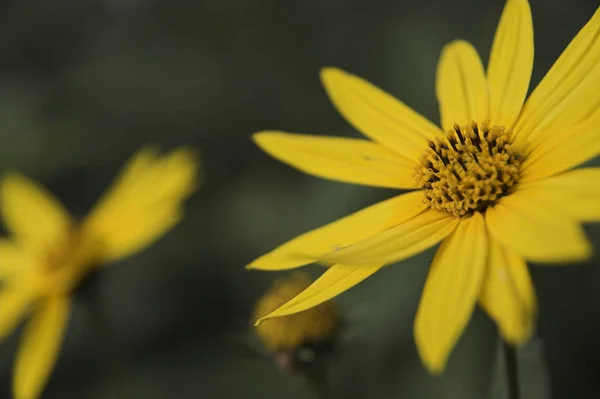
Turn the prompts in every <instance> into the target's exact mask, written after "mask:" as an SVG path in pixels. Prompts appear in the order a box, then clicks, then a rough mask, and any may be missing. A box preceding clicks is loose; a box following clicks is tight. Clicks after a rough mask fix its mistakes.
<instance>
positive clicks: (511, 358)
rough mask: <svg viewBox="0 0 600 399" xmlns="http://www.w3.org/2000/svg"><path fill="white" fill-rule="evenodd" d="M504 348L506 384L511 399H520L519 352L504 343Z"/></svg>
mask: <svg viewBox="0 0 600 399" xmlns="http://www.w3.org/2000/svg"><path fill="white" fill-rule="evenodd" d="M502 346H503V348H504V365H505V367H506V384H507V388H508V398H509V399H520V398H521V395H520V392H519V368H518V361H517V351H516V349H515V348H514V347H512V346H511V345H510V344H507V343H506V342H503V343H502Z"/></svg>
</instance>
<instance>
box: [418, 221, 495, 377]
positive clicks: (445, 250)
mask: <svg viewBox="0 0 600 399" xmlns="http://www.w3.org/2000/svg"><path fill="white" fill-rule="evenodd" d="M487 250H488V239H487V233H486V230H485V221H484V219H483V216H481V214H480V213H475V214H474V215H473V216H472V217H470V218H466V219H462V220H461V221H460V224H459V225H458V227H457V228H456V231H455V232H454V234H452V235H451V236H450V237H448V239H446V240H445V241H444V242H443V243H442V245H441V246H440V248H439V249H438V251H437V253H436V255H435V257H434V259H433V262H432V263H431V269H430V270H429V275H428V276H427V282H426V283H425V288H424V289H423V294H422V296H421V302H420V304H419V309H418V311H417V317H416V320H415V325H414V335H415V341H416V344H417V348H418V350H419V353H420V355H421V359H422V360H423V362H424V363H425V366H426V367H427V368H428V369H429V370H430V371H431V372H432V373H440V372H442V371H444V368H445V366H446V361H447V359H448V356H449V354H450V352H451V351H452V348H453V347H454V345H455V344H456V341H458V338H459V337H460V335H461V334H462V331H463V330H464V329H465V327H466V326H467V324H468V323H469V320H470V319H471V314H472V313H473V308H474V307H475V304H476V303H477V298H478V296H479V292H480V288H481V283H482V280H483V276H484V273H485V270H486V267H485V266H486V262H487Z"/></svg>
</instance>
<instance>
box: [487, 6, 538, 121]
mask: <svg viewBox="0 0 600 399" xmlns="http://www.w3.org/2000/svg"><path fill="white" fill-rule="evenodd" d="M532 69H533V24H532V21H531V9H530V8H529V3H528V2H527V0H508V1H507V2H506V6H505V7H504V12H503V13H502V17H501V18H500V23H499V24H498V28H497V29H496V36H495V37H494V43H493V45H492V50H491V53H490V61H489V64H488V72H487V76H488V82H489V85H490V121H491V123H492V124H493V125H499V126H504V127H506V128H507V129H510V128H511V127H512V126H513V125H514V123H515V121H516V120H517V117H518V116H519V113H520V112H521V107H522V106H523V102H524V101H525V97H526V95H527V89H528V88H529V79H530V78H531V70H532Z"/></svg>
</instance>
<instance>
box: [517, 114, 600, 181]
mask: <svg viewBox="0 0 600 399" xmlns="http://www.w3.org/2000/svg"><path fill="white" fill-rule="evenodd" d="M599 131H600V112H598V115H597V116H595V117H593V118H590V119H588V120H586V121H585V122H583V123H581V124H579V125H577V126H575V127H573V128H571V129H568V130H565V131H562V132H556V133H555V134H553V135H552V136H551V137H548V138H547V139H546V140H544V141H542V142H541V143H540V144H539V145H538V147H536V148H535V149H534V150H533V152H532V153H531V154H529V156H527V157H526V158H525V161H524V162H523V165H522V167H521V177H520V178H519V181H521V182H523V183H524V182H530V181H534V180H540V179H543V178H545V177H548V176H553V175H555V174H558V173H560V172H564V171H566V170H568V169H571V168H573V167H575V166H577V165H579V164H582V163H583V162H586V161H588V160H590V159H592V158H594V157H596V156H598V155H599V154H600V134H598V132H599Z"/></svg>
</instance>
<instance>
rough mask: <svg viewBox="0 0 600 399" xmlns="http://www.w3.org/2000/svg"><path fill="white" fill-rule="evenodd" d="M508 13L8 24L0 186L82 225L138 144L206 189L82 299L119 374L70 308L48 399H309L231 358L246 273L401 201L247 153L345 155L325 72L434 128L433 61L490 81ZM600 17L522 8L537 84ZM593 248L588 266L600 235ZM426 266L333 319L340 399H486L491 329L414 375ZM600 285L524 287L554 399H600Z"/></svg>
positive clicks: (181, 10)
mask: <svg viewBox="0 0 600 399" xmlns="http://www.w3.org/2000/svg"><path fill="white" fill-rule="evenodd" d="M502 7H503V1H501V0H493V1H492V0H488V1H484V0H478V1H476V0H457V1H448V0H422V1H399V0H371V1H366V0H362V1H358V0H355V1H351V0H348V1H342V0H328V1H324V0H323V1H318V0H299V1H275V0H253V1H251V0H205V1H168V0H165V1H159V0H105V1H99V0H78V1H76V0H71V1H69V0H54V1H48V0H37V1H17V0H4V1H2V2H0V46H1V47H0V49H1V51H0V169H1V170H2V171H6V170H10V169H18V170H20V171H22V172H25V173H27V174H28V175H30V176H32V177H34V178H35V179H38V180H40V181H41V182H43V184H44V185H46V186H47V187H49V188H50V189H52V190H53V191H54V192H55V193H56V195H57V196H58V197H59V198H60V199H61V200H63V201H64V203H65V204H66V205H67V206H68V207H69V209H70V210H71V211H72V212H73V213H74V214H76V215H82V214H84V213H85V212H86V211H87V210H88V209H89V208H90V207H91V205H92V204H93V202H94V201H95V199H96V198H97V197H98V196H99V195H100V194H101V193H102V190H103V189H104V188H105V187H106V186H107V185H108V184H109V182H110V181H111V179H112V177H113V176H114V174H115V173H116V171H117V170H118V168H119V167H120V166H121V165H122V164H123V163H124V162H125V160H126V159H127V158H128V157H129V156H130V155H131V154H132V153H133V151H135V149H136V148H138V147H139V146H141V145H143V144H146V143H160V144H163V145H164V146H165V148H172V147H174V146H176V145H180V144H191V145H193V146H195V147H196V148H197V149H198V150H199V152H200V154H201V155H202V159H203V179H204V185H203V186H202V188H201V190H200V191H199V192H198V193H197V194H196V195H195V196H194V197H193V198H192V199H191V200H190V201H189V203H188V212H187V218H186V219H185V220H184V222H183V223H182V224H180V225H179V226H178V227H177V228H176V229H175V230H174V231H172V232H171V233H170V234H169V235H168V236H167V237H165V238H164V239H163V240H161V241H160V242H159V243H158V244H156V245H155V246H153V247H152V248H150V249H149V250H147V251H145V252H144V253H142V254H140V255H138V256H135V257H133V258H131V259H130V260H127V261H124V262H121V263H119V264H115V265H112V266H110V267H108V268H106V269H105V270H104V271H103V272H102V273H100V274H99V275H98V276H97V277H98V278H97V280H96V281H95V282H94V284H95V285H94V288H95V289H96V294H97V298H98V305H99V306H100V307H101V309H104V311H105V315H106V320H107V321H108V322H109V324H110V326H111V328H112V332H113V337H114V339H115V345H117V347H118V348H120V350H119V353H120V354H121V356H120V358H121V359H120V360H119V358H116V359H111V358H108V359H106V356H105V355H106V354H107V353H108V351H107V350H106V349H105V348H102V347H101V346H99V345H101V344H99V342H101V341H98V340H97V337H96V336H95V335H94V333H93V332H94V329H93V328H92V325H91V324H90V319H89V317H88V315H87V313H86V309H85V307H84V306H83V305H82V304H80V303H78V305H77V306H76V307H75V311H74V314H73V317H72V318H71V324H70V328H69V331H68V335H67V338H66V343H65V346H64V350H63V352H62V353H61V356H60V360H59V363H58V366H57V368H56V370H55V372H54V374H53V376H52V379H51V381H50V383H49V385H48V387H47V390H46V392H45V394H44V396H43V397H44V398H48V399H51V398H64V399H68V398H117V399H120V398H123V397H139V398H146V399H153V398H177V399H179V398H182V399H186V398H266V399H268V398H278V399H279V398H308V397H310V396H309V395H310V392H309V391H307V390H306V388H305V387H304V386H303V384H302V383H301V382H299V381H297V380H294V379H292V378H289V377H286V376H283V375H281V374H280V373H279V372H278V371H277V370H276V369H275V368H274V367H273V366H272V364H271V363H270V362H269V361H268V360H267V359H263V358H259V357H256V356H253V355H252V352H251V351H250V350H248V349H247V347H246V345H245V344H240V343H239V341H240V339H241V340H242V341H247V340H249V338H246V337H247V336H249V334H248V332H247V331H248V330H247V323H248V317H249V313H250V309H251V307H252V305H253V302H254V301H255V300H256V298H257V297H258V296H259V295H260V294H261V293H262V292H263V291H264V289H265V288H266V287H267V286H268V285H269V284H270V282H271V281H272V279H273V278H274V277H275V276H276V275H277V274H276V273H268V272H259V271H253V272H248V271H245V270H244V268H243V267H244V265H245V264H247V263H248V262H249V261H251V260H252V259H253V258H255V257H257V256H259V255H261V254H263V253H265V252H267V251H269V250H270V249H272V248H274V247H275V246H276V245H278V244H280V243H282V242H283V241H285V240H287V239H289V238H292V237H293V236H295V235H296V234H299V233H302V232H304V231H307V230H309V229H311V228H314V227H317V226H319V225H321V224H324V223H327V222H329V221H332V220H334V219H336V218H338V217H340V216H343V215H345V214H347V213H349V212H351V211H354V210H357V209H359V208H361V207H364V206H366V205H369V204H372V203H374V202H375V201H378V200H380V199H383V198H387V197H389V196H391V195H393V194H394V192H392V191H391V190H380V189H372V188H367V187H359V186H352V185H345V184H340V183H334V182H328V181H324V180H319V179H317V178H313V177H310V176H306V175H303V174H301V173H299V172H297V171H295V170H293V169H291V168H289V167H287V166H286V165H284V164H281V163H279V162H277V161H275V160H273V159H271V158H270V157H269V156H267V155H266V154H264V153H262V152H261V151H260V150H259V149H258V148H257V147H256V146H255V145H254V144H253V143H252V142H251V141H250V135H251V134H252V133H253V132H255V131H259V130H263V129H282V130H287V131H295V132H304V133H315V134H333V135H344V136H357V135H358V134H357V133H356V132H355V131H354V130H353V129H352V128H351V127H350V126H348V125H347V124H346V123H345V122H344V121H343V119H342V118H341V117H340V116H339V115H338V114H337V112H336V111H335V110H334V108H333V107H332V106H331V105H330V103H329V101H328V99H327V97H326V95H325V93H324V91H323V89H322V87H321V86H320V82H319V79H318V72H319V69H320V68H321V67H322V66H338V67H341V68H343V69H346V70H348V71H350V72H353V73H355V74H358V75H360V76H362V77H364V78H366V79H368V80H370V81H371V82H373V83H375V84H377V85H378V86H380V87H382V88H384V89H385V90H387V91H388V92H390V93H392V94H394V95H396V96H397V97H399V98H401V99H402V100H403V101H405V102H406V103H407V104H409V105H410V106H412V107H414V108H415V109H416V110H418V111H420V112H422V113H423V114H424V115H426V116H427V117H429V118H431V119H432V120H433V121H435V122H438V120H439V119H438V112H437V103H436V99H435V95H434V76H435V69H436V63H437V59H438V56H439V53H440V50H441V48H442V46H443V45H444V44H446V43H448V42H449V41H451V40H453V39H456V38H463V39H467V40H469V41H471V42H472V43H473V44H474V45H475V47H476V48H477V49H478V50H479V51H480V54H481V55H482V57H483V59H484V60H486V59H487V56H488V53H489V48H490V45H491V41H492V38H493V34H494V30H495V27H496V24H497V21H498V18H499V16H500V12H501V10H502ZM597 7H598V2H597V1H596V0H578V1H574V0H552V1H550V0H547V1H542V0H533V1H532V9H533V18H534V26H535V35H536V40H535V43H536V49H535V51H536V59H535V67H534V73H533V81H532V82H533V83H534V84H535V83H537V82H538V81H539V80H540V79H541V77H542V76H543V75H544V73H545V72H546V71H547V70H548V68H549V67H550V66H551V64H552V62H553V61H554V60H555V59H556V58H557V57H558V55H559V54H560V52H561V51H562V49H563V48H564V47H565V46H566V45H567V44H568V42H569V41H570V40H571V38H572V37H573V36H574V35H575V34H576V33H577V31H578V30H579V28H581V26H583V24H584V23H585V22H587V20H588V19H589V18H590V17H591V16H592V14H593V12H594V11H595V9H596V8H597ZM599 129H600V128H599ZM599 134H600V130H599ZM586 230H587V231H588V232H589V234H590V236H591V237H593V239H594V242H595V244H596V247H598V244H600V229H599V227H598V226H587V227H586ZM432 253H433V251H427V252H426V253H424V254H421V255H419V256H416V257H414V258H412V259H409V260H407V261H405V262H402V263H401V264H398V265H394V266H392V267H389V268H386V269H384V270H382V271H381V272H380V273H378V274H376V275H375V276H373V277H372V278H370V279H369V280H367V281H365V282H364V283H362V284H361V285H359V286H358V287H356V288H354V289H352V290H351V291H350V292H348V293H347V294H344V295H342V296H341V297H340V298H339V303H340V304H341V306H343V309H344V311H345V312H346V313H347V315H348V317H349V319H350V320H351V327H349V331H347V334H348V336H349V338H348V340H349V342H350V343H349V344H347V345H345V346H344V350H343V353H341V354H340V356H341V358H340V363H339V365H338V366H337V367H336V370H335V385H336V391H337V392H338V394H339V395H338V396H339V397H340V398H378V397H381V398H450V399H453V398H457V399H458V398H460V399H468V398H474V399H481V398H485V397H486V395H488V394H489V392H490V384H491V380H492V374H493V373H492V371H493V363H494V355H495V350H496V339H497V338H496V335H495V334H496V333H495V328H494V325H493V324H492V323H491V322H490V321H489V320H488V319H487V318H486V317H485V316H484V314H483V313H482V312H481V311H479V310H478V311H477V312H476V313H475V315H474V319H473V321H472V322H471V324H470V326H469V328H468V330H467V331H466V332H465V334H464V335H463V337H462V339H461V341H460V343H459V345H458V347H457V348H456V350H455V351H454V353H453V355H452V357H451V359H450V362H449V364H448V369H447V372H446V373H445V375H444V376H442V377H431V376H429V375H428V374H427V373H426V372H425V371H424V369H423V368H422V366H421V364H420V361H419V359H418V357H417V354H416V350H415V347H414V342H413V339H412V320H413V317H414V313H415V311H416V307H417V303H418V299H419V295H420V291H421V289H422V286H423V282H424V279H425V276H426V272H427V265H428V261H429V260H430V259H431V256H432ZM597 263H598V262H597V259H592V260H590V261H589V262H588V263H587V264H583V265H580V266H568V267H557V266H552V267H538V266H533V267H532V275H533V279H534V282H535V285H536V289H537V292H538V296H539V302H540V318H539V323H538V325H539V334H540V336H541V339H542V343H543V345H544V348H545V358H546V360H547V363H548V367H549V376H550V379H551V387H552V390H553V397H554V398H588V397H589V398H597V397H598V396H599V395H598V393H599V391H600V383H599V381H598V380H599V379H600V366H599V365H598V364H599V361H598V358H599V355H600V323H599V320H600V315H599V312H600V293H598V288H599V287H600V272H599V270H598V267H597V266H598V265H597ZM307 270H309V271H311V272H315V273H317V272H318V271H319V270H320V269H319V268H317V267H309V268H307ZM240 337H241V338H240ZM17 342H18V334H15V335H13V336H12V337H11V338H10V339H9V340H7V341H5V343H3V344H1V345H2V349H1V350H0V398H9V397H10V396H9V392H10V373H11V371H10V370H11V364H12V361H13V356H14V349H15V344H16V343H17ZM526 353H533V354H534V360H533V361H532V360H531V359H529V360H527V361H526V364H525V366H526V369H525V374H526V376H527V378H528V381H529V382H528V383H527V388H526V389H527V390H528V393H527V395H526V396H525V397H526V398H527V399H530V398H531V399H537V398H539V399H542V398H546V397H548V396H546V389H547V388H546V387H544V383H543V381H544V378H545V376H544V374H543V373H542V374H540V367H539V366H536V365H532V364H534V363H536V364H537V363H539V362H537V360H535V359H537V357H536V356H537V355H539V354H540V353H539V351H537V350H532V349H531V348H529V349H527V350H526ZM106 361H108V362H109V363H106ZM115 362H116V363H115ZM119 363H122V364H121V366H122V367H121V368H117V367H116V366H115V364H119ZM106 365H108V366H106ZM123 374H124V375H123ZM120 381H121V382H123V383H124V384H125V385H127V386H128V387H125V388H126V389H129V390H130V393H129V394H125V395H123V393H124V391H122V390H121V388H123V387H122V386H121V385H120ZM377 392H381V393H377ZM119 395H121V396H119Z"/></svg>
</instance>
